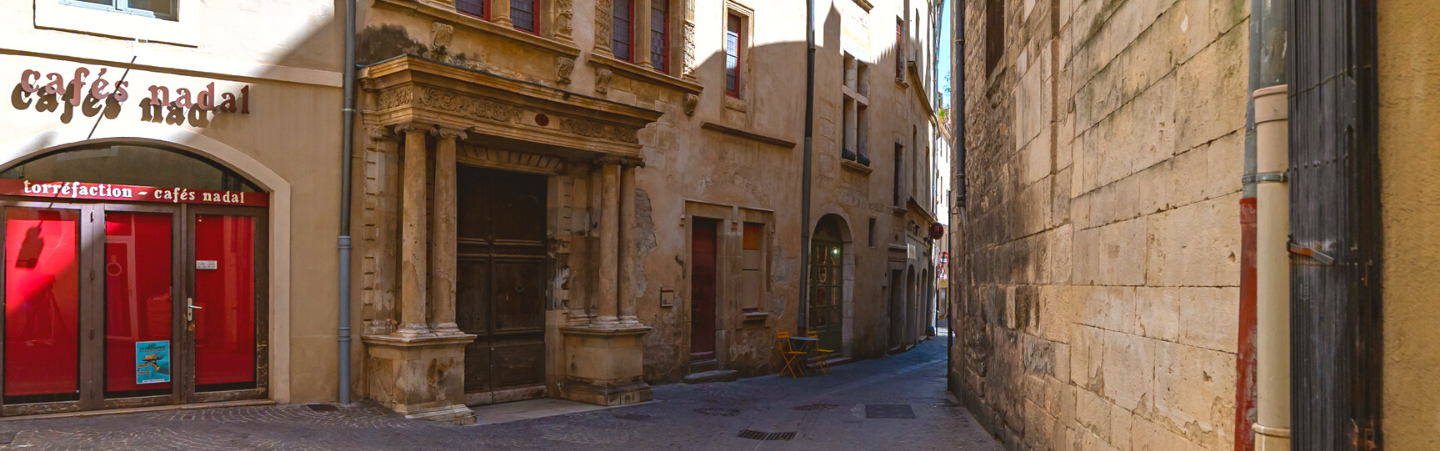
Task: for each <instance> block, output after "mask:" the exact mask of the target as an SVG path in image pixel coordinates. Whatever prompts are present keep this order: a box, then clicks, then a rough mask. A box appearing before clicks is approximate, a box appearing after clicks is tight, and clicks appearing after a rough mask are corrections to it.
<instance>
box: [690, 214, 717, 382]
mask: <svg viewBox="0 0 1440 451" xmlns="http://www.w3.org/2000/svg"><path fill="white" fill-rule="evenodd" d="M716 225H717V224H716V221H715V220H713V219H702V218H696V219H695V227H694V232H693V235H692V236H691V240H692V241H691V242H690V264H691V265H693V268H692V269H691V270H690V353H691V354H692V355H697V356H700V357H702V358H709V357H713V356H714V355H715V230H716Z"/></svg>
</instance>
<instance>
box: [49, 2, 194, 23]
mask: <svg viewBox="0 0 1440 451" xmlns="http://www.w3.org/2000/svg"><path fill="white" fill-rule="evenodd" d="M175 1H176V0H62V1H61V3H63V4H67V5H74V6H80V7H85V8H94V9H102V10H108V11H114V12H117V13H124V14H133V15H136V16H145V17H154V18H156V19H165V20H176V18H177V17H178V16H177V15H176V13H175V10H176V7H175Z"/></svg>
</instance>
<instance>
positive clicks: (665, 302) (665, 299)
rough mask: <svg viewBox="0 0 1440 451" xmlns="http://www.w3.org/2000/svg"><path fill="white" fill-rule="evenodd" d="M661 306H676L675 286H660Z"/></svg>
mask: <svg viewBox="0 0 1440 451" xmlns="http://www.w3.org/2000/svg"><path fill="white" fill-rule="evenodd" d="M660 306H661V307H674V306H675V289H674V288H670V287H660Z"/></svg>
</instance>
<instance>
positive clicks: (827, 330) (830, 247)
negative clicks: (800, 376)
mask: <svg viewBox="0 0 1440 451" xmlns="http://www.w3.org/2000/svg"><path fill="white" fill-rule="evenodd" d="M839 221H840V220H839V219H838V218H836V217H835V216H834V215H828V216H825V217H823V218H820V223H819V224H817V225H816V226H815V234H814V235H811V238H810V277H809V286H810V287H809V290H810V293H809V294H810V296H809V301H810V305H809V306H808V311H807V312H806V318H807V319H808V323H807V325H806V327H807V329H808V330H809V331H813V332H815V333H816V334H817V335H818V336H819V338H820V345H819V346H820V347H821V348H823V349H834V350H838V349H842V348H843V323H842V322H841V314H842V308H843V306H844V281H845V257H846V255H845V240H844V237H843V231H842V229H841V224H840V222H839Z"/></svg>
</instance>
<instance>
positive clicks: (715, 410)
mask: <svg viewBox="0 0 1440 451" xmlns="http://www.w3.org/2000/svg"><path fill="white" fill-rule="evenodd" d="M550 401H552V400H535V401H526V402H550ZM510 405H515V404H510ZM323 406H327V407H328V406H330V405H329V404H325V405H323ZM502 406H503V405H502ZM493 407H495V406H492V407H491V408H492V409H493ZM485 409H486V408H483V407H482V408H480V409H477V416H478V417H479V418H478V420H479V423H478V425H474V426H454V425H448V424H444V423H439V422H429V421H411V420H405V419H404V418H403V417H402V416H400V415H398V414H394V413H391V412H388V411H386V410H385V409H383V408H380V407H378V406H375V405H374V404H371V403H368V402H367V403H363V404H357V405H356V406H355V407H341V408H340V409H338V410H335V411H324V410H326V408H325V407H321V408H320V409H319V410H321V411H317V410H316V409H314V408H313V407H312V406H311V405H302V404H286V405H276V406H258V407H236V408H220V409H200V410H172V411H165V412H154V413H144V414H136V415H112V416H99V417H88V418H65V419H50V420H25V421H13V422H5V423H0V442H7V443H8V444H7V445H4V446H0V449H25V450H49V449H146V450H158V449H184V450H204V449H217V450H219V449H287V450H288V449H295V450H326V449H336V450H341V449H343V450H356V449H401V448H404V449H502V450H503V449H552V450H563V449H575V450H587V451H595V450H609V449H615V450H622V449H623V450H649V449H687V450H707V449H713V450H722V449H724V450H736V449H776V450H779V449H847V450H855V449H865V450H883V449H907V450H927V449H951V450H953V449H962V450H967V451H968V450H977V451H985V450H998V449H1001V448H1000V446H999V445H998V444H996V443H995V442H994V440H993V439H991V438H990V436H989V435H988V434H986V433H985V431H984V430H983V429H981V428H980V427H979V426H978V425H976V423H975V422H974V419H973V418H972V417H971V416H970V414H969V413H968V412H967V411H965V409H964V408H961V407H959V406H958V405H957V404H956V403H955V402H954V400H953V398H951V397H950V396H949V395H947V394H946V392H945V337H943V336H941V337H937V338H934V339H931V340H929V341H926V342H923V343H921V344H919V345H917V346H916V347H915V348H914V349H912V350H911V351H910V352H906V353H903V354H897V355H894V356H890V357H887V358H882V359H872V360H865V361H861V362H858V363H854V364H850V365H843V366H839V367H836V368H835V369H834V374H831V375H824V376H818V377H809V378H800V379H791V378H789V377H780V376H761V377H756V378H749V379H741V380H739V381H735V382H722V383H711V384H699V385H686V384H671V385H660V386H656V387H655V400H654V401H651V402H648V403H644V404H638V405H630V406H623V407H617V408H612V409H603V410H592V411H589V412H583V413H575V414H569V415H557V416H550V417H546V418H537V419H532V420H521V421H513V422H508V423H502V424H486V421H487V419H488V418H487V414H486V413H485ZM907 409H908V410H907ZM911 414H913V415H911ZM912 416H913V418H911V417H912ZM746 430H750V431H756V432H763V433H773V432H780V433H787V432H794V433H795V434H794V438H792V439H789V440H785V439H783V438H780V439H774V440H756V439H749V438H741V437H739V435H740V434H741V432H742V431H746Z"/></svg>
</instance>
